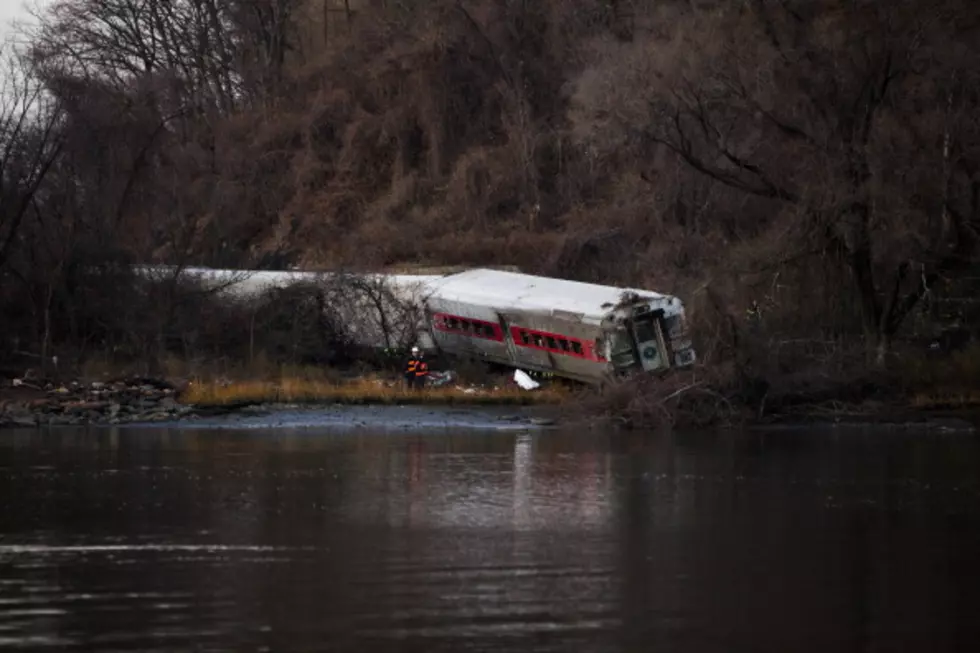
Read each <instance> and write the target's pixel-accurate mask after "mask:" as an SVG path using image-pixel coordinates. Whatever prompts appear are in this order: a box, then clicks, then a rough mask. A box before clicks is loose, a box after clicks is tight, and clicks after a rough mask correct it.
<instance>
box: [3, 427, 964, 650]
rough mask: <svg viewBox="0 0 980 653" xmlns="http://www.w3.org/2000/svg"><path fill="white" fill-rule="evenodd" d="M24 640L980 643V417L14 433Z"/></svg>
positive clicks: (297, 646)
mask: <svg viewBox="0 0 980 653" xmlns="http://www.w3.org/2000/svg"><path fill="white" fill-rule="evenodd" d="M0 496H2V499H3V513H2V518H0V647H4V646H5V647H8V648H10V649H15V650H50V651H65V650H100V651H113V650H139V651H189V650H195V651H218V650H221V651H350V652H358V653H373V652H376V651H395V650H397V651H420V652H422V651H425V652H433V651H445V652H447V653H448V652H453V653H458V652H462V651H488V652H505V651H506V652H518V651H520V652H529V651H555V652H558V651H562V652H567V651H590V652H603V651H610V652H613V651H615V652H620V651H638V652H639V651H644V652H646V651H656V652H660V653H681V652H683V653H713V652H718V653H723V652H724V653H732V652H743V651H744V652H753V653H754V652H772V653H788V652H793V653H818V652H819V653H829V652H834V653H842V652H849V651H853V652H855V653H858V652H861V653H866V652H871V651H875V652H877V651H882V652H884V651H889V652H890V651H915V652H917V653H922V652H923V651H930V652H931V653H936V652H945V651H975V650H978V648H980V619H977V618H976V616H977V614H980V440H978V437H977V436H976V435H975V434H973V433H969V432H962V433H943V432H939V431H916V430H913V429H910V428H896V429H892V430H888V429H878V430H862V429H830V428H822V429H813V430H807V429H785V430H777V431H769V432H751V433H741V434H733V433H724V432H718V433H714V432H712V433H691V434H672V435H668V434H651V433H647V434H639V433H634V434H609V433H597V432H578V433H576V432H572V433H569V432H563V431H558V430H537V431H534V430H531V431H521V430H496V431H487V430H472V429H471V430H465V429H457V430H453V429H441V430H432V431H427V432H425V433H421V432H418V431H415V432H390V431H372V430H366V431H362V432H343V433H338V432H335V431H331V430H328V429H317V428H315V427H314V428H311V427H306V428H267V429H263V428H255V427H251V428H247V429H244V428H241V429H214V428H199V429H195V428H180V429H176V428H175V429H171V428H135V427H134V428H125V429H124V428H118V429H88V430H86V429H72V428H62V429H53V430H51V431H46V432H45V431H4V432H0Z"/></svg>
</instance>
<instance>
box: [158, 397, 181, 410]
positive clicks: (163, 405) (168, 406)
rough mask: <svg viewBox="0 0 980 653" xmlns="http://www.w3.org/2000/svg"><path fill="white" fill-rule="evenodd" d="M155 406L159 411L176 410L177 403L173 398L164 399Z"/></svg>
mask: <svg viewBox="0 0 980 653" xmlns="http://www.w3.org/2000/svg"><path fill="white" fill-rule="evenodd" d="M157 406H158V407H159V408H160V409H161V410H177V401H176V400H175V399H174V398H173V397H164V398H163V399H161V400H160V403H159V404H157Z"/></svg>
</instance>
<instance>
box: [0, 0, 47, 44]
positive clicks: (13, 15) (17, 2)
mask: <svg viewBox="0 0 980 653" xmlns="http://www.w3.org/2000/svg"><path fill="white" fill-rule="evenodd" d="M44 4H47V0H0V34H2V36H3V38H4V39H6V38H7V37H8V36H10V35H11V32H12V30H11V28H10V23H11V22H12V21H14V20H20V21H25V20H27V19H28V18H29V17H30V13H29V12H28V11H27V9H28V7H38V6H41V5H44Z"/></svg>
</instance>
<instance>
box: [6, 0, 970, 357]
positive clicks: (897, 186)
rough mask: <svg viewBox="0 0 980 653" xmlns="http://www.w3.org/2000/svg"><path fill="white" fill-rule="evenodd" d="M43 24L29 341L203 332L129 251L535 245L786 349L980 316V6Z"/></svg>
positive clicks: (507, 1) (676, 3)
mask: <svg viewBox="0 0 980 653" xmlns="http://www.w3.org/2000/svg"><path fill="white" fill-rule="evenodd" d="M27 41H28V42H29V46H28V47H23V48H20V49H15V48H13V47H9V46H8V47H7V48H6V49H5V50H4V53H3V54H4V64H5V66H6V67H5V70H4V75H3V104H2V106H0V139H2V142H0V173H2V178H0V182H2V194H0V280H2V296H0V301H2V302H3V303H4V307H3V315H4V318H3V320H4V323H3V325H2V330H3V333H4V336H5V338H6V339H7V342H6V345H7V346H8V348H10V349H17V350H25V349H26V350H30V351H33V352H37V353H43V354H48V353H50V352H51V351H53V350H55V349H59V348H60V349H62V350H65V351H71V352H74V353H77V352H81V351H93V350H99V349H106V348H110V349H111V348H116V349H119V348H120V347H122V348H123V349H126V348H127V347H128V349H126V351H129V352H130V353H135V352H136V351H141V352H144V353H145V352H147V351H150V350H151V349H152V350H154V351H158V352H159V351H160V350H161V349H166V348H167V345H166V342H165V341H166V337H164V336H165V335H166V334H167V333H170V334H172V333H174V332H175V331H176V330H180V329H182V330H184V331H186V330H187V329H189V328H198V327H196V326H188V323H187V320H184V321H183V322H181V321H180V320H178V313H179V312H180V310H183V309H181V306H182V304H181V302H179V301H177V300H176V299H175V297H176V295H175V294H174V292H170V291H166V292H165V291H162V290H161V291H159V292H160V293H161V294H160V295H159V296H158V295H154V296H153V298H152V299H147V298H146V296H145V294H139V293H136V291H135V290H134V289H133V283H132V279H130V278H129V277H128V275H127V273H126V269H125V267H124V266H125V264H128V263H131V262H162V263H170V264H176V265H186V264H190V263H194V264H203V265H213V266H224V267H250V268H255V267H274V268H281V267H285V266H290V265H298V266H303V267H323V268H345V269H357V268H370V269H377V268H382V267H385V266H393V265H406V264H410V265H415V264H425V265H458V264H463V265H480V264H505V265H517V266H520V267H521V268H522V269H524V270H526V271H529V272H536V273H544V274H549V275H555V276H562V277H569V278H574V279H582V280H592V281H600V282H606V283H628V284H631V285H636V286H644V287H650V288H654V289H659V290H663V291H666V292H672V293H675V294H678V295H680V296H681V297H682V299H684V300H685V301H686V302H687V303H688V305H689V307H690V308H691V310H692V314H693V315H694V316H695V317H696V318H697V320H698V328H699V330H700V331H699V336H700V338H701V342H700V343H699V348H700V350H701V351H702V355H703V357H705V358H706V359H707V360H708V361H715V362H718V361H732V360H738V361H741V363H742V364H744V363H745V362H746V360H747V359H746V357H747V356H749V353H747V352H748V351H749V349H747V347H749V345H747V344H746V343H747V342H749V340H750V339H751V341H752V342H755V343H757V344H758V351H756V353H753V354H751V356H754V357H755V359H753V360H757V359H758V358H759V357H760V356H761V357H763V358H765V360H766V363H765V364H766V365H777V366H783V367H786V366H793V365H796V364H797V363H796V362H795V361H798V360H801V358H800V357H803V358H806V359H807V360H814V359H820V360H824V361H826V360H828V359H829V358H831V357H835V356H838V355H843V354H842V352H845V351H846V352H848V354H847V355H848V356H852V355H856V354H854V352H856V351H861V352H866V353H868V356H869V358H868V360H869V362H872V363H877V364H884V363H885V362H886V358H887V352H888V351H889V349H890V347H891V345H892V343H893V341H895V340H896V339H906V337H908V336H912V335H916V334H918V335H923V336H926V335H928V336H930V337H932V336H933V335H935V332H937V331H938V330H940V329H943V328H947V327H949V326H955V325H956V324H969V323H971V321H972V324H977V323H978V321H980V320H978V319H977V317H978V316H977V311H976V303H975V299H976V297H977V292H976V290H977V283H976V282H977V279H978V278H980V264H978V252H980V247H978V245H980V242H978V238H980V79H978V77H980V5H976V3H971V2H966V1H953V0H929V1H927V0H908V1H907V2H880V1H874V0H847V1H845V0H806V1H799V2H797V1H794V0H781V1H777V0H737V1H736V0H716V1H701V2H699V1H696V0H673V1H666V2H665V1H663V0H535V1H533V2H531V1H528V0H401V1H398V0H362V1H360V2H355V1H354V0H349V1H345V0H168V1H167V2H144V1H142V0H53V2H52V4H51V6H50V8H49V9H48V10H46V12H45V13H44V14H43V16H41V24H40V27H39V28H38V29H36V30H33V31H32V32H31V33H30V34H28V35H27ZM964 298H966V299H971V300H973V302H972V303H971V302H964V301H961V300H962V299H964ZM951 300H955V301H951ZM970 311H972V313H970ZM151 314H152V317H151ZM178 323H179V324H181V325H182V326H178ZM134 324H139V325H141V327H140V328H141V329H144V331H145V332H144V331H140V333H142V334H143V335H141V336H140V337H141V338H143V340H142V341H141V342H143V341H145V342H144V344H143V345H141V346H140V347H134V346H129V345H126V346H125V347H124V346H123V343H125V342H128V340H127V339H131V338H132V337H133V336H132V333H133V325H134ZM150 341H152V343H155V344H153V346H152V347H151V346H150V345H148V344H146V343H147V342H150ZM154 347H156V349H154ZM753 351H755V350H753ZM788 352H792V353H791V354H790V353H788ZM787 356H788V357H789V358H786V357H787ZM862 356H863V354H862ZM835 360H837V359H836V358H835Z"/></svg>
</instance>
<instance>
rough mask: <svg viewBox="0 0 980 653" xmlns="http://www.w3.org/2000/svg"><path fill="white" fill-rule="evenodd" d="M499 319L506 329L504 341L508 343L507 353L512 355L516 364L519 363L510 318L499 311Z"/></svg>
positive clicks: (501, 325)
mask: <svg viewBox="0 0 980 653" xmlns="http://www.w3.org/2000/svg"><path fill="white" fill-rule="evenodd" d="M497 321H498V323H499V324H500V328H501V329H503V330H504V342H505V343H506V344H507V355H508V356H509V357H510V360H511V362H512V363H513V364H514V365H519V361H518V358H517V345H515V344H514V338H513V334H511V332H510V320H508V319H507V318H506V317H504V314H503V313H501V312H499V311H498V312H497Z"/></svg>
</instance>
